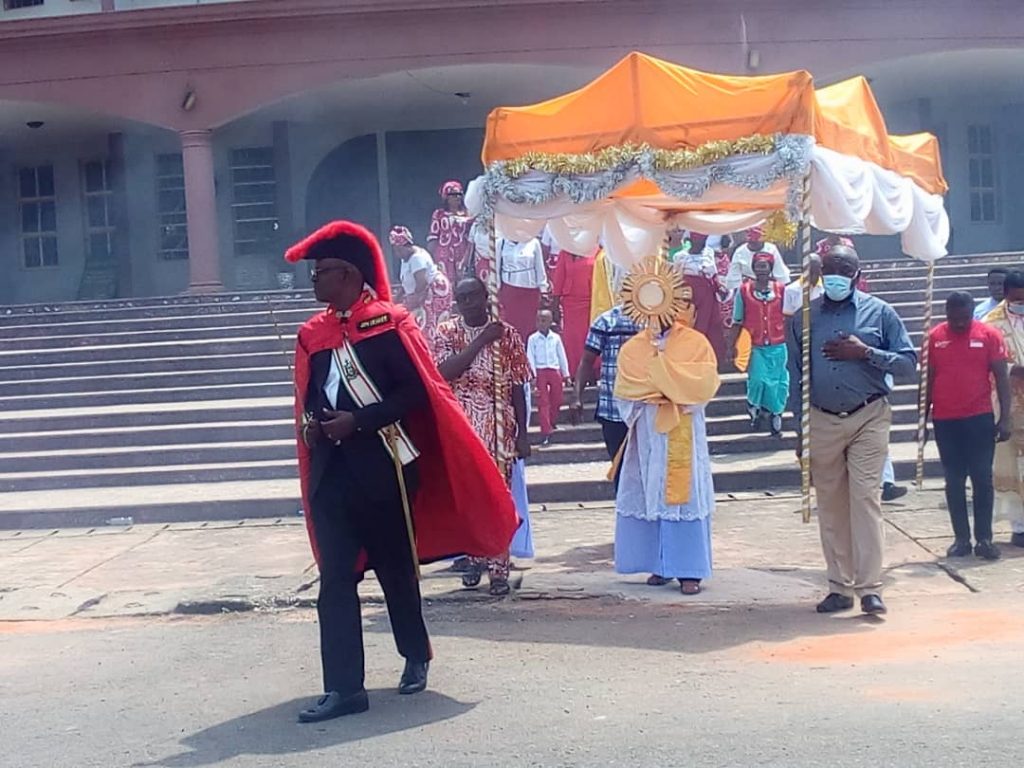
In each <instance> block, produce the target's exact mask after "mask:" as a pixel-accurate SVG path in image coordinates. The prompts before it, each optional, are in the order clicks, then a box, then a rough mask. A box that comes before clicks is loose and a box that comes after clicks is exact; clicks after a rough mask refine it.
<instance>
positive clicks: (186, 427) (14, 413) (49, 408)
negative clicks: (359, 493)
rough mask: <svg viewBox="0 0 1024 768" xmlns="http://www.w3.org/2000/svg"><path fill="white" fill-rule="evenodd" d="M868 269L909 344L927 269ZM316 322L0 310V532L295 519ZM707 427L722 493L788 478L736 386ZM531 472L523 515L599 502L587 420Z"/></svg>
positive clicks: (947, 277) (116, 307) (124, 306)
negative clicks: (304, 393)
mask: <svg viewBox="0 0 1024 768" xmlns="http://www.w3.org/2000/svg"><path fill="white" fill-rule="evenodd" d="M1022 260H1024V257H1021V256H1020V255H1018V254H995V255H988V256H984V257H971V258H958V259H949V260H947V261H945V263H941V264H940V265H939V266H938V267H937V268H936V300H935V311H936V312H937V313H939V314H940V315H941V312H942V301H943V299H944V297H945V295H946V294H947V293H948V292H949V291H952V290H954V289H967V290H970V291H972V292H973V293H975V295H977V296H980V295H981V292H982V291H983V286H984V283H985V273H986V272H987V269H988V268H989V267H990V266H991V265H992V264H993V263H995V262H1005V263H1008V264H1016V263H1018V261H1022ZM867 271H868V275H869V279H870V281H871V289H872V291H873V292H874V293H876V294H877V295H879V296H881V297H883V298H885V299H887V300H889V301H891V302H892V303H893V304H894V305H895V306H896V308H897V310H898V311H899V312H900V314H901V315H902V316H903V317H904V318H905V320H906V322H907V324H908V326H909V328H910V330H911V332H912V333H913V335H914V339H915V341H916V342H919V340H920V334H921V329H922V326H923V318H922V315H923V291H924V285H925V270H924V268H923V267H922V266H920V265H918V264H916V263H914V262H911V261H909V260H906V259H903V260H900V261H896V262H881V263H879V264H877V265H869V266H868V268H867ZM316 309H317V306H316V305H315V303H314V302H313V300H312V297H311V296H310V295H309V294H307V293H303V292H269V293H238V294H219V295H213V296H202V297H198V296H197V297H175V298H157V299H135V300H122V301H102V302H88V303H86V302H78V303H67V304H61V305H50V306H47V305H34V306H15V307H5V308H0V528H21V527H39V526H54V527H57V526H67V525H87V526H92V525H97V524H102V523H104V522H108V521H111V520H114V521H124V520H125V519H127V518H131V519H132V520H133V521H135V522H157V521H177V520H185V519H202V520H216V519H237V518H241V517H260V516H274V517H280V516H291V515H295V514H296V513H297V511H298V509H299V501H298V484H297V481H296V472H295V458H294V443H293V427H292V418H291V401H292V384H291V374H290V370H289V366H290V362H291V348H292V345H293V340H294V335H295V331H296V329H297V328H298V326H299V324H300V323H301V322H302V321H304V320H305V319H306V318H307V317H308V316H309V315H310V314H311V313H312V312H314V311H316ZM590 399H591V401H592V399H593V393H592V392H591V393H590ZM893 404H894V427H893V432H892V442H893V450H892V454H893V458H894V460H895V462H896V468H897V474H898V476H900V477H902V478H904V479H906V478H909V477H911V476H912V474H913V467H914V458H915V456H916V449H915V446H914V443H913V441H914V438H915V429H916V418H917V389H916V382H913V381H908V382H899V384H898V387H897V390H896V392H895V394H894V396H893ZM709 416H710V444H711V450H712V454H713V460H714V464H715V480H716V487H717V488H718V490H719V492H721V493H735V492H741V491H750V490H757V491H771V490H773V489H784V488H791V487H794V486H795V485H796V484H797V483H798V480H799V477H798V471H797V465H796V461H795V459H794V456H793V445H794V443H793V438H792V437H786V438H783V439H781V440H779V439H775V438H771V437H769V436H767V435H764V434H751V433H750V432H749V430H748V426H747V419H746V416H745V412H744V379H743V377H742V376H739V375H727V376H726V377H725V379H724V383H723V386H722V389H721V392H720V394H719V396H718V398H716V400H715V401H714V402H713V403H712V404H711V405H710V406H709ZM928 455H929V462H928V471H929V474H935V473H936V471H937V462H936V460H935V458H934V455H933V454H932V453H931V452H929V454H928ZM530 465H531V466H530V469H529V472H528V478H529V482H530V494H531V501H532V502H535V503H542V504H554V503H564V502H582V501H598V500H606V499H608V498H610V487H609V485H608V484H607V483H606V482H604V480H603V478H604V475H605V472H606V471H607V457H606V455H605V453H604V446H603V444H602V442H601V437H600V432H599V430H598V429H597V427H596V425H594V424H591V423H587V424H583V425H580V426H578V427H568V426H565V427H563V428H562V429H561V430H560V431H559V432H557V433H556V435H555V437H554V440H553V443H552V445H551V446H549V447H547V448H545V449H543V450H538V451H537V452H536V453H535V456H534V458H533V459H532V460H531V462H530Z"/></svg>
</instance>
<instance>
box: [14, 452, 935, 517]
mask: <svg viewBox="0 0 1024 768" xmlns="http://www.w3.org/2000/svg"><path fill="white" fill-rule="evenodd" d="M892 455H893V463H894V466H895V469H896V476H897V478H898V479H899V480H901V481H904V482H905V481H908V480H910V479H912V478H913V476H914V472H915V457H916V448H915V447H914V446H913V445H895V446H893V449H892ZM608 466H609V465H608V461H607V460H603V461H596V462H587V463H580V464H572V465H557V464H555V465H548V466H543V465H542V466H531V467H529V468H528V469H527V482H528V485H529V492H530V502H531V504H535V505H547V504H565V503H583V502H594V501H597V502H609V501H611V500H612V488H611V484H610V483H608V482H607V481H606V480H605V476H606V473H607V471H608ZM712 468H713V471H714V476H715V488H716V491H717V493H718V494H719V496H720V497H722V496H727V495H728V494H735V493H743V492H750V491H756V492H763V493H769V494H770V493H772V492H786V491H790V492H791V491H792V490H794V489H796V488H798V487H799V480H800V474H799V469H798V466H797V463H796V460H795V458H794V457H793V454H792V453H791V452H788V451H776V452H772V453H765V454H749V455H746V456H743V457H731V456H730V457H715V458H713V459H712ZM925 471H926V472H925V474H926V476H927V477H938V476H940V475H941V467H940V465H939V463H938V461H937V458H936V456H935V452H934V447H933V446H929V449H928V452H927V460H926V463H925ZM279 474H280V476H277V477H256V476H254V475H252V474H250V475H249V476H247V477H243V478H232V477H231V475H232V473H231V471H230V468H225V467H220V468H215V469H213V470H208V469H207V468H204V469H202V470H199V469H196V468H192V470H191V476H189V475H188V474H187V473H186V474H179V473H178V471H177V470H174V471H169V472H165V471H161V472H153V471H150V470H143V471H139V472H134V473H125V474H114V475H109V476H108V477H106V478H105V479H104V482H103V483H101V484H97V485H91V486H81V485H75V484H69V485H68V486H67V487H66V488H64V489H41V490H22V491H18V492H8V493H6V494H4V495H2V496H0V529H19V528H61V527H72V526H85V527H89V526H99V525H104V524H106V522H107V521H108V520H111V519H112V518H123V517H131V518H133V520H134V522H135V523H139V524H141V523H158V522H181V521H196V520H227V519H241V518H243V517H248V518H253V517H271V518H273V517H291V516H293V515H295V514H296V512H297V510H299V509H300V507H301V503H300V501H299V491H298V483H297V482H296V479H295V475H294V472H292V474H287V473H286V472H282V473H279Z"/></svg>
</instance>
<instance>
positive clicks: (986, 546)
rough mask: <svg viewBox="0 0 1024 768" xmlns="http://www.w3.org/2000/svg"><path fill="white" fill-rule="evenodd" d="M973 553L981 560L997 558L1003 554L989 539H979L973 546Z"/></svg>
mask: <svg viewBox="0 0 1024 768" xmlns="http://www.w3.org/2000/svg"><path fill="white" fill-rule="evenodd" d="M974 554H975V555H977V556H978V557H980V558H981V559H982V560H998V559H999V558H1000V557H1002V556H1003V553H1002V552H1000V551H999V547H997V546H996V545H995V544H993V543H992V542H991V541H979V542H978V543H977V544H976V545H975V546H974Z"/></svg>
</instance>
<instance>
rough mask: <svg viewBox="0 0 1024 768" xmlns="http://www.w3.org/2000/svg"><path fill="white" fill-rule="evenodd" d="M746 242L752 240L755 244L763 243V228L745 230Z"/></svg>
mask: <svg viewBox="0 0 1024 768" xmlns="http://www.w3.org/2000/svg"><path fill="white" fill-rule="evenodd" d="M747 240H753V241H754V242H755V243H762V242H764V228H763V227H751V228H750V229H748V230H747Z"/></svg>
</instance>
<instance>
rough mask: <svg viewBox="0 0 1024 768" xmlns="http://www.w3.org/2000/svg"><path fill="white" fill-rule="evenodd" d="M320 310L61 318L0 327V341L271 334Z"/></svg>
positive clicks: (296, 323)
mask: <svg viewBox="0 0 1024 768" xmlns="http://www.w3.org/2000/svg"><path fill="white" fill-rule="evenodd" d="M319 309H320V307H319V306H317V305H310V306H308V307H306V306H301V307H298V308H292V309H275V311H274V312H273V313H271V312H269V311H268V310H267V307H266V306H263V307H260V308H257V309H256V310H251V311H246V312H235V313H231V314H214V315H190V316H180V317H175V316H167V317H165V316H155V317H147V318H142V319H127V320H118V319H116V318H103V317H101V316H96V317H91V318H88V319H86V320H80V321H76V322H67V321H65V320H64V319H63V318H53V317H51V318H47V319H46V320H41V321H40V322H39V323H35V324H31V325H11V326H0V339H20V338H40V339H44V338H51V337H54V336H60V337H78V336H93V335H97V334H100V335H102V334H119V333H120V334H132V333H146V332H153V333H159V332H164V333H167V332H173V331H178V330H184V331H191V330H196V331H202V330H208V329H218V328H227V327H231V326H251V325H257V326H259V327H261V328H263V329H264V331H265V332H270V329H273V328H274V324H275V322H276V323H277V324H279V325H281V326H282V327H284V326H286V325H288V326H291V327H294V328H297V327H298V326H299V325H301V324H302V323H304V322H305V321H306V320H307V319H309V318H310V317H311V316H312V315H314V314H315V313H316V312H317V311H318V310H319Z"/></svg>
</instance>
